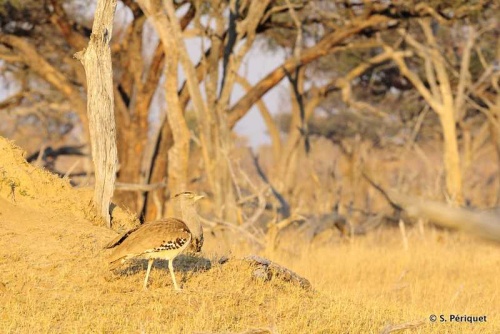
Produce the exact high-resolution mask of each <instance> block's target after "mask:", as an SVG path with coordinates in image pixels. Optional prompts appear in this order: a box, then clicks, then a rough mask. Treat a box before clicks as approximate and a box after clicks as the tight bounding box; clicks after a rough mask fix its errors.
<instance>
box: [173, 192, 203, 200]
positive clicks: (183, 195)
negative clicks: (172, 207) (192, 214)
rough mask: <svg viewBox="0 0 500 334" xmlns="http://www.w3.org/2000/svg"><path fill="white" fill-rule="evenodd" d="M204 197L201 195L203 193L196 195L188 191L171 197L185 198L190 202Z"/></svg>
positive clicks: (176, 198)
mask: <svg viewBox="0 0 500 334" xmlns="http://www.w3.org/2000/svg"><path fill="white" fill-rule="evenodd" d="M204 197H205V196H203V195H197V194H195V193H193V192H190V191H183V192H181V193H178V194H176V195H175V196H174V197H173V199H174V200H187V201H190V202H192V203H196V202H198V201H199V200H200V199H202V198H204Z"/></svg>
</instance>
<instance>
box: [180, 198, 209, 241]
mask: <svg viewBox="0 0 500 334" xmlns="http://www.w3.org/2000/svg"><path fill="white" fill-rule="evenodd" d="M174 213H175V216H176V217H178V218H180V219H181V220H182V221H183V222H184V223H185V224H186V225H187V226H188V227H189V230H190V231H191V233H192V234H193V235H194V236H195V237H199V236H200V235H201V234H202V233H203V232H202V230H201V223H200V217H199V216H198V213H197V212H196V207H195V204H194V203H191V202H189V201H186V200H182V199H181V200H180V201H179V202H177V203H176V205H175V206H174Z"/></svg>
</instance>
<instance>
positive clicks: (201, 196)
mask: <svg viewBox="0 0 500 334" xmlns="http://www.w3.org/2000/svg"><path fill="white" fill-rule="evenodd" d="M202 198H205V196H203V195H197V196H195V197H194V201H195V202H198V201H199V200H200V199H202Z"/></svg>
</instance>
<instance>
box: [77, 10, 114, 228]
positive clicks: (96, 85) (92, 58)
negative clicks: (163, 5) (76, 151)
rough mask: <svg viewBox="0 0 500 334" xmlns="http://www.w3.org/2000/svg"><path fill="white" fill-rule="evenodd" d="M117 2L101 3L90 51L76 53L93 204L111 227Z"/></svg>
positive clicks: (96, 14)
mask: <svg viewBox="0 0 500 334" xmlns="http://www.w3.org/2000/svg"><path fill="white" fill-rule="evenodd" d="M115 8H116V0H99V1H98V2H97V8H96V13H95V18H94V25H93V27H92V35H91V36H90V42H89V46H88V47H87V49H84V50H83V51H80V52H78V53H77V54H75V57H77V58H78V59H79V60H80V61H81V62H82V64H83V67H84V68H85V73H86V74H87V87H88V98H87V112H88V117H89V130H90V131H89V132H90V142H91V146H92V158H93V161H94V166H95V188H94V204H95V206H96V208H97V210H98V214H99V215H100V216H101V217H102V218H104V220H105V221H106V223H107V225H108V227H111V217H110V213H109V207H110V203H111V197H112V196H113V192H114V186H115V179H116V167H117V162H118V159H117V150H116V128H115V117H114V111H113V107H114V97H113V93H114V90H113V71H112V64H111V50H110V47H109V43H110V40H111V36H112V32H113V17H114V12H115Z"/></svg>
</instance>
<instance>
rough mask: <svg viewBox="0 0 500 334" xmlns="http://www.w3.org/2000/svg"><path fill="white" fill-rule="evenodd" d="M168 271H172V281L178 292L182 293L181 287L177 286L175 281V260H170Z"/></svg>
mask: <svg viewBox="0 0 500 334" xmlns="http://www.w3.org/2000/svg"><path fill="white" fill-rule="evenodd" d="M168 270H170V275H172V281H174V287H175V290H176V291H181V289H180V288H179V286H178V285H177V282H176V280H175V274H174V259H170V260H168Z"/></svg>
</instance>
